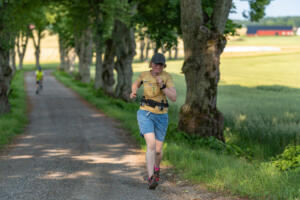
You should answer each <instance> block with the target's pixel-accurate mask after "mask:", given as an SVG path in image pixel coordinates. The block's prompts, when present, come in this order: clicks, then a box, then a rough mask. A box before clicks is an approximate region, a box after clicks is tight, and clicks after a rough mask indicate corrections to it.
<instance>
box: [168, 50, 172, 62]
mask: <svg viewBox="0 0 300 200" xmlns="http://www.w3.org/2000/svg"><path fill="white" fill-rule="evenodd" d="M168 53H169V60H172V49H171V48H170V49H169V50H168Z"/></svg>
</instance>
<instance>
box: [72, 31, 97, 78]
mask: <svg viewBox="0 0 300 200" xmlns="http://www.w3.org/2000/svg"><path fill="white" fill-rule="evenodd" d="M75 46H76V53H77V55H78V58H79V75H80V80H81V81H82V82H84V83H89V82H90V81H91V75H90V66H91V64H92V58H93V38H92V32H91V30H90V29H89V28H88V29H86V30H83V31H82V33H81V36H80V37H76V39H75Z"/></svg>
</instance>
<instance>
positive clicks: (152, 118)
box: [130, 53, 176, 189]
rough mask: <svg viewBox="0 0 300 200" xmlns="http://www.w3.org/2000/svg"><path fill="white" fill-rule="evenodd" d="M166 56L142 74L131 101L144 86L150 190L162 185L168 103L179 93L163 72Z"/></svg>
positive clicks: (141, 116)
mask: <svg viewBox="0 0 300 200" xmlns="http://www.w3.org/2000/svg"><path fill="white" fill-rule="evenodd" d="M166 66H167V65H166V60H165V57H164V55H163V54H160V53H156V54H154V55H153V57H152V59H151V62H150V65H149V68H150V70H149V71H145V72H142V73H141V74H140V76H139V77H138V79H137V80H136V81H135V82H134V83H133V84H132V88H131V91H132V92H131V94H130V98H135V97H136V96H137V94H136V93H137V90H138V89H139V88H140V86H141V85H142V84H144V96H143V98H142V100H141V106H140V109H139V110H138V112H137V121H138V124H139V128H140V134H141V136H143V137H144V138H145V140H146V145H147V152H146V163H147V171H148V187H149V189H155V188H156V186H157V185H158V181H159V178H160V177H159V172H160V162H161V159H162V155H163V154H162V148H163V142H164V139H165V136H166V132H167V128H168V106H169V105H168V101H167V97H168V99H170V100H171V101H173V102H175V101H176V90H175V87H174V83H173V80H172V77H171V75H170V74H168V73H167V72H165V71H163V70H164V68H166Z"/></svg>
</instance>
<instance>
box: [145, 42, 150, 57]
mask: <svg viewBox="0 0 300 200" xmlns="http://www.w3.org/2000/svg"><path fill="white" fill-rule="evenodd" d="M150 49H151V47H150V41H149V40H148V41H147V45H146V55H145V57H146V60H148V59H149V50H150Z"/></svg>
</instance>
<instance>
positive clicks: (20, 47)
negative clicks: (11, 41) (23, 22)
mask: <svg viewBox="0 0 300 200" xmlns="http://www.w3.org/2000/svg"><path fill="white" fill-rule="evenodd" d="M28 39H29V36H28V34H26V33H21V34H20V36H19V37H18V38H17V44H16V46H17V52H18V57H19V69H20V70H22V69H23V61H24V56H25V53H26V49H27V44H28Z"/></svg>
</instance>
